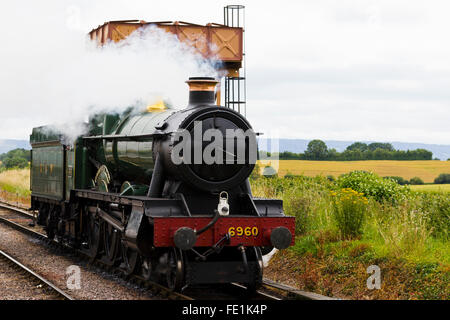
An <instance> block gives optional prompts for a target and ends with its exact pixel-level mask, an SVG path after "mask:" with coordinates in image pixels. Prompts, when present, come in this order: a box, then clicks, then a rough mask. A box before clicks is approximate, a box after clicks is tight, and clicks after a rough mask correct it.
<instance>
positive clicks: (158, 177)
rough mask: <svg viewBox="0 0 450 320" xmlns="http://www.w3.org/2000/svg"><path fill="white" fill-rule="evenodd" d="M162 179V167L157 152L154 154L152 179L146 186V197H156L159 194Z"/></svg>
mask: <svg viewBox="0 0 450 320" xmlns="http://www.w3.org/2000/svg"><path fill="white" fill-rule="evenodd" d="M163 181H164V168H163V163H162V160H161V157H160V155H159V153H158V154H157V155H156V160H155V167H154V168H153V174H152V180H151V181H150V187H149V188H148V193H147V197H150V198H157V197H160V196H161V192H162V184H163Z"/></svg>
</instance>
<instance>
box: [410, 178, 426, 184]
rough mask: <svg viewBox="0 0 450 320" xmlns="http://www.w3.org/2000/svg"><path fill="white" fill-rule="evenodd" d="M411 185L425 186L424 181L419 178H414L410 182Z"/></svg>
mask: <svg viewBox="0 0 450 320" xmlns="http://www.w3.org/2000/svg"><path fill="white" fill-rule="evenodd" d="M409 183H410V184H412V185H418V184H424V182H423V180H422V179H420V178H419V177H413V178H411V179H410V180H409Z"/></svg>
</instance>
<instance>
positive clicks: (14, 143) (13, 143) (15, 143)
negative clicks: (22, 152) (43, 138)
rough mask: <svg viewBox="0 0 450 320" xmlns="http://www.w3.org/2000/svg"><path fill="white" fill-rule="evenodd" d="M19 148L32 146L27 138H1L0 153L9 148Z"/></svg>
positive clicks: (28, 148)
mask: <svg viewBox="0 0 450 320" xmlns="http://www.w3.org/2000/svg"><path fill="white" fill-rule="evenodd" d="M17 148H22V149H27V150H30V149H31V146H30V143H29V142H28V141H27V140H12V139H9V140H8V139H7V140H1V139H0V154H2V153H5V152H8V151H9V150H12V149H17Z"/></svg>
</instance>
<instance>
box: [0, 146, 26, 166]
mask: <svg viewBox="0 0 450 320" xmlns="http://www.w3.org/2000/svg"><path fill="white" fill-rule="evenodd" d="M0 161H1V165H0V168H6V169H11V168H26V167H27V166H28V163H29V162H30V161H31V152H30V150H25V149H14V150H10V151H8V152H6V153H2V154H0Z"/></svg>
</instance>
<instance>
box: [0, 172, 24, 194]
mask: <svg viewBox="0 0 450 320" xmlns="http://www.w3.org/2000/svg"><path fill="white" fill-rule="evenodd" d="M0 189H1V190H4V191H8V192H14V193H19V194H27V193H29V190H30V169H18V170H7V171H4V172H2V173H0Z"/></svg>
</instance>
